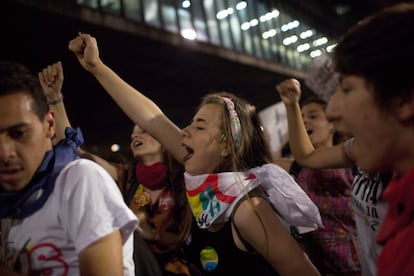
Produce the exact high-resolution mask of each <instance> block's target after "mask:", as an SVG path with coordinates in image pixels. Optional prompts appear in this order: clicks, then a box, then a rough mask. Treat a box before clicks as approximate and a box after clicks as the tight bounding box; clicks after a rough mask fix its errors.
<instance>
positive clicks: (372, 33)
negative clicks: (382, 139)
mask: <svg viewBox="0 0 414 276" xmlns="http://www.w3.org/2000/svg"><path fill="white" fill-rule="evenodd" d="M413 26H414V4H408V3H402V4H397V5H394V6H391V7H388V8H385V9H384V10H382V11H380V12H378V13H376V14H373V15H371V16H369V17H367V18H365V19H364V20H362V21H361V22H360V23H358V24H357V25H355V26H354V27H352V28H351V29H350V30H349V31H348V32H347V33H346V34H345V35H344V36H343V37H342V38H341V39H340V40H339V42H338V44H337V46H336V47H335V50H334V56H333V58H334V63H335V70H336V71H337V72H338V73H340V74H341V75H357V76H360V77H363V78H365V79H366V80H367V85H368V88H371V89H373V90H374V91H375V92H376V94H375V97H376V98H375V99H376V101H377V103H378V104H379V105H380V106H381V107H383V108H387V107H389V106H390V100H391V99H393V98H396V97H399V98H400V99H402V100H404V99H409V98H410V97H411V91H412V89H413V87H414V78H413V76H412V70H410V68H411V67H412V66H413V64H414V50H413V49H414V39H413V37H414V27H413Z"/></svg>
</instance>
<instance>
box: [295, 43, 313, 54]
mask: <svg viewBox="0 0 414 276" xmlns="http://www.w3.org/2000/svg"><path fill="white" fill-rule="evenodd" d="M309 48H310V45H309V43H305V44H302V45H299V46H298V47H297V48H296V50H298V52H299V53H302V52H303V51H306V50H309Z"/></svg>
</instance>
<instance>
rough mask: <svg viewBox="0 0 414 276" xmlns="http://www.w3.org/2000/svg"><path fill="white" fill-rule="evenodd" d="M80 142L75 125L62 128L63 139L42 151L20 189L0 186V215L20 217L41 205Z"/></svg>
mask: <svg viewBox="0 0 414 276" xmlns="http://www.w3.org/2000/svg"><path fill="white" fill-rule="evenodd" d="M81 144H83V135H82V132H81V130H80V129H79V128H77V129H76V130H75V129H73V128H70V127H68V128H66V130H65V139H63V140H62V141H60V142H59V144H57V145H56V146H54V148H53V149H52V150H50V151H48V152H46V154H45V157H44V158H43V161H42V163H41V164H40V166H39V168H38V170H37V172H36V173H35V175H34V176H33V178H32V180H31V181H30V183H29V185H27V187H26V188H25V189H23V190H22V191H18V192H5V191H1V190H0V218H13V219H23V218H26V217H28V216H30V215H32V214H33V213H35V212H36V211H37V210H39V209H40V208H42V207H43V205H44V204H45V202H46V201H47V199H48V198H49V195H50V194H51V193H52V191H53V189H54V187H55V180H56V177H57V176H58V174H59V172H60V171H61V169H62V168H63V167H64V166H66V165H67V164H68V163H69V162H71V161H73V160H76V159H78V158H79V156H78V155H77V153H76V149H77V148H78V147H79V146H80V145H81Z"/></svg>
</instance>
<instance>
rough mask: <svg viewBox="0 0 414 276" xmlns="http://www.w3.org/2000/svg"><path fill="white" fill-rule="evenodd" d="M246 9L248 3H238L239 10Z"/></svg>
mask: <svg viewBox="0 0 414 276" xmlns="http://www.w3.org/2000/svg"><path fill="white" fill-rule="evenodd" d="M246 7H247V3H246V2H245V1H241V2H239V3H237V5H236V9H237V10H242V9H245V8H246Z"/></svg>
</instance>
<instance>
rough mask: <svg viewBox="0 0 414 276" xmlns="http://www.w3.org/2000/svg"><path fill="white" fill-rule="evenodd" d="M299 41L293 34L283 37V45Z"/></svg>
mask: <svg viewBox="0 0 414 276" xmlns="http://www.w3.org/2000/svg"><path fill="white" fill-rule="evenodd" d="M296 41H298V37H297V36H296V35H292V36H289V37H286V38H285V39H283V45H285V46H287V45H289V44H292V43H295V42H296Z"/></svg>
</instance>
